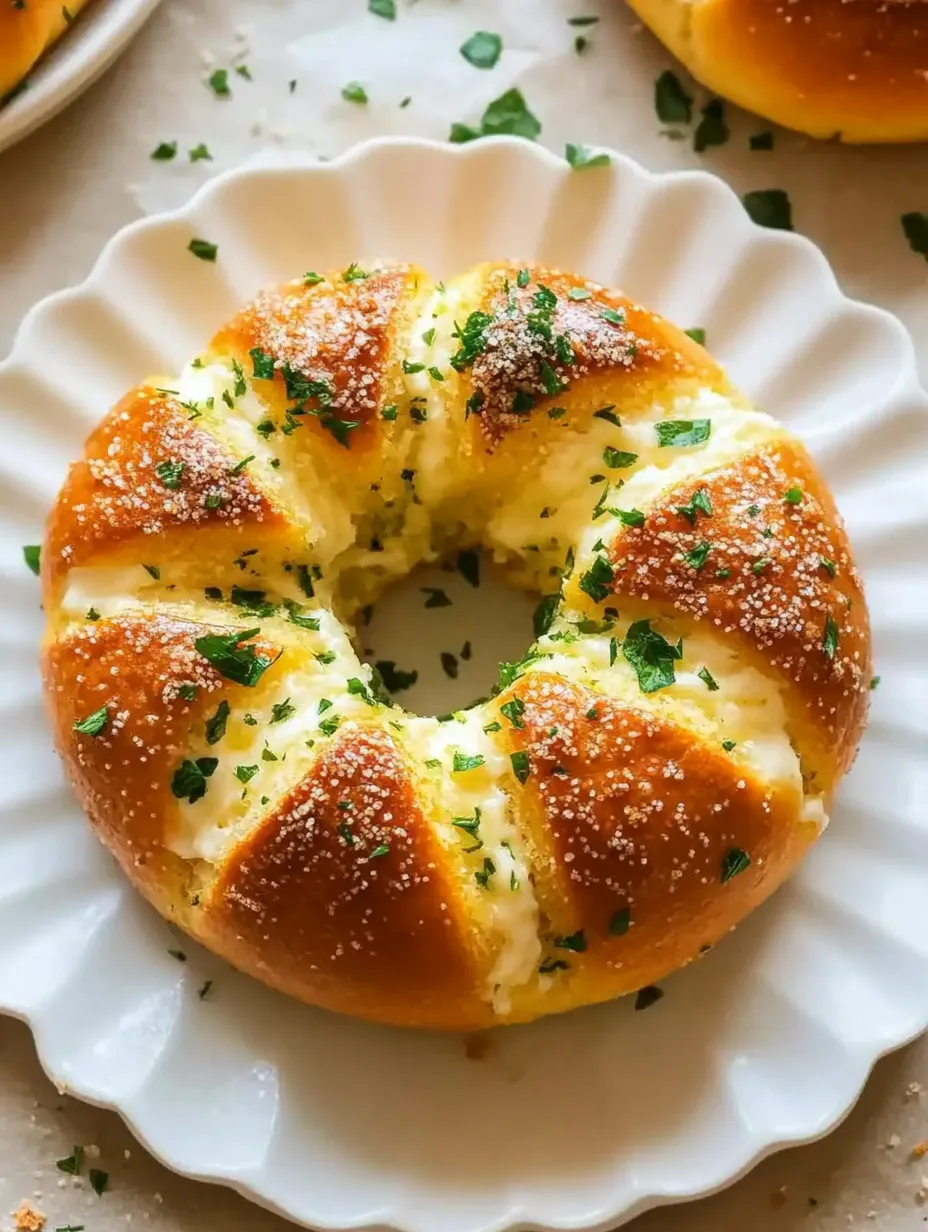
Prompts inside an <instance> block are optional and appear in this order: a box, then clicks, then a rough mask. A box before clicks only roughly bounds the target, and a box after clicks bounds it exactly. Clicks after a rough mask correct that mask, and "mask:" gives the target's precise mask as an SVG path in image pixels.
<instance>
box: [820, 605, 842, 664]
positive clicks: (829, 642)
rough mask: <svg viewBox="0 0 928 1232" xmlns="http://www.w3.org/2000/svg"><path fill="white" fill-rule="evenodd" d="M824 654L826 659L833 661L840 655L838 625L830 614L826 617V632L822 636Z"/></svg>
mask: <svg viewBox="0 0 928 1232" xmlns="http://www.w3.org/2000/svg"><path fill="white" fill-rule="evenodd" d="M822 652H823V653H824V655H825V658H826V659H833V658H834V657H835V655H836V654H837V653H838V625H837V622H836V621H835V619H834V617H833V616H832V615H831V613H830V612H829V614H828V615H827V616H826V617H825V632H824V634H823V635H822Z"/></svg>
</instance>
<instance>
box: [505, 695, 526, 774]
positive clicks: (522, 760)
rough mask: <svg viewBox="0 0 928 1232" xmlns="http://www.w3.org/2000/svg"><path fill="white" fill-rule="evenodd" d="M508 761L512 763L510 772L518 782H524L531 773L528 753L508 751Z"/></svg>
mask: <svg viewBox="0 0 928 1232" xmlns="http://www.w3.org/2000/svg"><path fill="white" fill-rule="evenodd" d="M500 709H502V707H500ZM509 761H510V763H511V764H512V773H513V774H514V775H515V776H516V778H517V779H518V780H519V782H520V783H524V782H525V780H526V779H527V778H528V776H529V774H530V773H531V766H530V764H529V760H528V753H524V752H519V753H510V754H509Z"/></svg>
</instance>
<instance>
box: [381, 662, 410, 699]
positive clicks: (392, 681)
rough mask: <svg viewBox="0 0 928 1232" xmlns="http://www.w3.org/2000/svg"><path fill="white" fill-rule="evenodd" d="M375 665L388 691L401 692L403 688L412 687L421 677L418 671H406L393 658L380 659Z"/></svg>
mask: <svg viewBox="0 0 928 1232" xmlns="http://www.w3.org/2000/svg"><path fill="white" fill-rule="evenodd" d="M374 666H375V667H376V668H377V671H378V672H379V673H380V678H381V680H382V681H383V685H384V688H385V689H386V690H387V692H388V693H401V692H402V691H403V689H410V688H412V686H413V685H414V684H415V683H416V681H417V680H418V679H419V673H418V672H415V671H413V672H404V671H403V670H402V669H401V668H399V667H397V666H396V663H394V661H393V660H392V659H378V660H377V662H376V663H375V664H374Z"/></svg>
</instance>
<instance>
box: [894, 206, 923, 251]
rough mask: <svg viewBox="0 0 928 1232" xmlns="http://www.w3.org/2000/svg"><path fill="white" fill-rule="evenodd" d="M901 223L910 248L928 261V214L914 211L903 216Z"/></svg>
mask: <svg viewBox="0 0 928 1232" xmlns="http://www.w3.org/2000/svg"><path fill="white" fill-rule="evenodd" d="M899 221H900V222H901V223H902V232H903V234H904V235H905V238H906V239H907V240H908V241H909V247H910V248H911V249H912V251H913V252H917V253H918V255H919V256H920V257H924V258H925V260H926V261H928V214H921V213H919V212H918V211H913V212H912V213H909V214H903V215H902V217H901V218H900V220H899Z"/></svg>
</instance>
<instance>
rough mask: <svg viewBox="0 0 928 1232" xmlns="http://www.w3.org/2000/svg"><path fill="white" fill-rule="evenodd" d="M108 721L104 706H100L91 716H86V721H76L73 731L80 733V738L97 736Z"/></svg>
mask: <svg viewBox="0 0 928 1232" xmlns="http://www.w3.org/2000/svg"><path fill="white" fill-rule="evenodd" d="M108 719H109V711H108V710H107V708H106V706H101V707H100V709H99V710H95V711H94V712H93V714H88V715H87V717H86V719H78V720H77V722H76V723H75V724H74V728H73V730H74V731H76V732H80V734H81V735H82V736H99V735H100V733H101V732H102V731H103V729H104V727H106V724H107V721H108Z"/></svg>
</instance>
